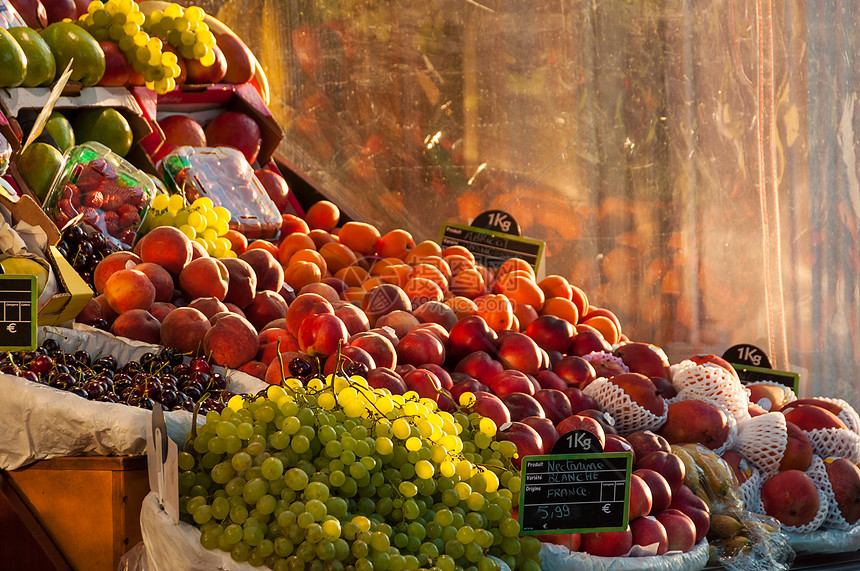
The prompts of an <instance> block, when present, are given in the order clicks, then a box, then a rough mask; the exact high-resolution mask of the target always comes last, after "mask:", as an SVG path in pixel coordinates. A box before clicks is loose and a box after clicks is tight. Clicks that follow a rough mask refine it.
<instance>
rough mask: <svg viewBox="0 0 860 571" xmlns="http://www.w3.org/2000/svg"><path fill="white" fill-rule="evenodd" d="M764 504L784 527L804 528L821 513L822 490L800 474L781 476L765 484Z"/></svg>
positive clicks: (767, 512)
mask: <svg viewBox="0 0 860 571" xmlns="http://www.w3.org/2000/svg"><path fill="white" fill-rule="evenodd" d="M761 501H762V505H763V506H764V511H765V513H766V514H767V515H769V516H773V517H775V518H776V519H778V520H779V521H780V522H781V523H783V524H784V525H788V526H794V527H801V526H803V525H806V524H808V523H810V522H811V521H813V520H814V519H815V516H816V514H817V513H818V508H819V497H818V488H817V487H816V485H815V483H814V482H813V481H812V479H811V478H810V477H809V476H808V475H807V474H806V473H805V472H801V471H800V470H786V471H784V472H777V473H776V474H775V475H773V476H771V477H770V478H768V479H767V480H765V482H764V484H762V487H761Z"/></svg>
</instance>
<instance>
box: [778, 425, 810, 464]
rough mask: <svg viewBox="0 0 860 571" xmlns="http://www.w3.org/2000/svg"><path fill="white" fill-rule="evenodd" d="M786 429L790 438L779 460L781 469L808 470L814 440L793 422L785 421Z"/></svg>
mask: <svg viewBox="0 0 860 571" xmlns="http://www.w3.org/2000/svg"><path fill="white" fill-rule="evenodd" d="M785 430H786V434H787V436H788V439H787V440H786V443H785V451H783V453H782V459H781V460H780V461H779V469H780V471H784V470H801V471H804V472H805V471H806V470H807V469H808V468H809V466H810V464H812V455H813V452H814V450H813V447H812V441H811V440H810V439H809V436H807V435H806V433H805V432H804V431H802V430H801V429H800V427H798V426H797V425H796V424H794V423H793V422H789V421H787V420H786V421H785Z"/></svg>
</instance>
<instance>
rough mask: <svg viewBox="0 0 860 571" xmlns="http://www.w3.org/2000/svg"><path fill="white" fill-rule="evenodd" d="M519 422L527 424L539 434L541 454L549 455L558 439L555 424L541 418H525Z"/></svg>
mask: <svg viewBox="0 0 860 571" xmlns="http://www.w3.org/2000/svg"><path fill="white" fill-rule="evenodd" d="M520 422H522V423H523V424H528V425H529V426H531V427H532V428H534V429H535V430H536V431H537V433H538V434H540V438H541V441H542V442H543V452H542V454H549V453H550V452H551V451H552V447H553V445H554V444H555V442H556V440H558V437H559V434H558V430H556V428H555V424H554V423H553V422H552V421H551V420H550V419H548V418H544V417H541V416H527V417H525V418H523V419H521V420H520Z"/></svg>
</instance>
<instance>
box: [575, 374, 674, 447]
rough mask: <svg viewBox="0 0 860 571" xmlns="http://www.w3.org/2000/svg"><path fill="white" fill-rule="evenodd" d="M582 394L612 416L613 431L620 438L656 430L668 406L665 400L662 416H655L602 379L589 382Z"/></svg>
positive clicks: (663, 421)
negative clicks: (643, 431)
mask: <svg viewBox="0 0 860 571" xmlns="http://www.w3.org/2000/svg"><path fill="white" fill-rule="evenodd" d="M583 392H584V393H585V394H587V395H589V396H591V397H592V398H594V399H595V400H596V401H597V403H598V404H599V405H600V408H601V409H602V410H605V411H606V412H608V413H610V414H611V415H612V418H614V419H615V429H616V430H618V433H619V434H621V435H622V436H627V435H628V434H631V433H633V432H636V431H638V430H656V429H658V428H660V427H661V426H663V424H664V423H665V422H666V411H667V410H668V408H669V405H668V404H666V401H665V400H664V401H663V414H662V415H660V416H657V415H655V414H653V413H652V412H651V411H649V410H647V409H645V408H643V407H641V406H639V404H638V403H636V402H634V401H633V399H631V398H630V396H629V395H628V394H627V393H625V392H624V389H622V388H621V387H619V386H618V385H616V384H613V383H611V382H609V381H608V380H607V379H605V378H603V377H600V378H598V379H595V380H594V381H592V382H590V383H589V384H588V385H587V386H586V387H585V388H584V389H583Z"/></svg>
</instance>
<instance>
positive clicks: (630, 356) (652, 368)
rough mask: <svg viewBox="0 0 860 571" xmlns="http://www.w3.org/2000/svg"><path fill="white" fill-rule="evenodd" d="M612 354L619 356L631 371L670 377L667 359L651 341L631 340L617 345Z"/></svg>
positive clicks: (649, 375) (648, 375)
mask: <svg viewBox="0 0 860 571" xmlns="http://www.w3.org/2000/svg"><path fill="white" fill-rule="evenodd" d="M612 354H613V355H615V356H616V357H618V358H620V359H621V360H622V361H623V362H624V364H625V365H627V368H629V369H630V371H631V372H633V373H641V374H643V375H645V376H646V377H662V378H664V379H668V378H669V377H670V371H669V359H668V358H667V357H666V353H664V352H663V350H662V349H661V348H660V347H657V346H656V345H652V344H651V343H642V342H638V341H631V342H628V343H624V344H622V345H619V346H618V347H616V348H615V349H613V350H612Z"/></svg>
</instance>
